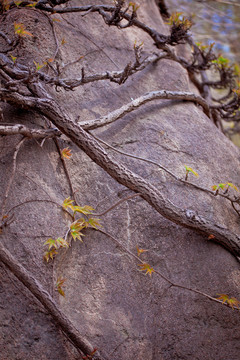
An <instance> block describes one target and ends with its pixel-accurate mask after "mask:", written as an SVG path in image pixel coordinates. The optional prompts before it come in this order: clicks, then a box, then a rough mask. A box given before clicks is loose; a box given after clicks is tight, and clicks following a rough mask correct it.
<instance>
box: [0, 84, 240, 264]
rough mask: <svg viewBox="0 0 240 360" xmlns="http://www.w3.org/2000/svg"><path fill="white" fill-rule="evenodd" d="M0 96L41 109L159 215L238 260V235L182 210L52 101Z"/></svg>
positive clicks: (239, 259)
mask: <svg viewBox="0 0 240 360" xmlns="http://www.w3.org/2000/svg"><path fill="white" fill-rule="evenodd" d="M0 99H1V100H3V99H5V101H7V102H9V103H12V104H15V105H21V106H22V107H25V108H27V109H32V110H37V111H40V112H41V113H42V114H43V115H44V116H46V117H47V118H48V119H49V120H50V121H52V123H53V124H54V125H55V126H56V127H58V129H59V130H60V131H62V132H63V133H64V134H65V135H66V136H68V137H69V138H70V139H71V140H72V141H73V142H74V143H75V144H76V145H77V146H78V147H79V148H80V149H82V150H83V151H84V152H85V153H86V154H87V155H88V156H89V157H90V158H91V159H92V160H93V161H94V162H95V163H96V164H98V165H99V166H100V167H102V168H103V169H104V170H105V171H106V172H107V173H108V174H109V175H110V176H111V177H112V178H114V179H115V180H116V181H117V182H119V183H120V184H122V185H124V186H126V187H127V188H129V189H131V190H133V191H135V192H138V193H140V195H141V196H142V198H144V199H145V200H146V201H147V202H148V203H149V204H150V205H151V206H152V207H153V208H154V209H156V210H157V211H158V212H159V213H160V214H161V215H162V216H164V217H165V218H167V219H169V220H170V221H172V222H175V223H176V224H179V225H182V226H184V227H187V228H190V229H195V230H197V231H199V232H201V233H203V234H205V235H207V236H209V235H210V234H212V235H214V241H216V242H217V243H219V244H221V245H222V246H224V247H225V248H227V249H228V250H229V251H230V252H231V253H232V254H234V255H235V256H236V258H237V260H238V261H240V237H239V236H238V235H237V234H234V233H232V232H231V231H229V230H228V229H227V228H226V227H224V226H222V225H220V224H215V223H214V222H213V221H210V220H208V219H205V218H204V217H203V216H200V215H198V214H197V212H195V211H193V210H189V209H181V208H179V207H178V206H176V205H174V204H173V203H172V202H171V201H169V200H168V199H165V198H164V196H163V194H162V193H161V192H160V191H159V190H158V189H156V188H155V187H154V186H153V185H152V184H151V183H149V182H147V181H146V180H144V179H143V178H142V177H141V176H139V175H137V174H135V173H133V172H132V171H130V170H129V169H128V168H127V167H125V166H124V165H123V164H121V163H120V162H117V161H116V160H115V159H114V158H113V157H111V156H110V155H108V154H107V152H106V151H105V150H104V149H103V147H102V146H101V145H100V144H99V143H98V142H97V141H96V140H95V139H94V138H93V137H92V136H91V135H90V134H88V133H87V132H86V131H85V130H84V129H83V128H82V127H81V126H80V125H79V124H76V123H74V122H73V121H72V120H71V119H70V118H69V117H68V116H67V115H66V114H64V113H63V111H62V109H61V108H60V107H59V106H58V105H57V103H55V102H54V101H53V100H49V99H37V98H30V97H24V96H22V95H20V94H18V93H10V92H9V91H6V90H4V89H0Z"/></svg>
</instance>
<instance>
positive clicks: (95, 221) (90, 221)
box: [88, 218, 102, 229]
mask: <svg viewBox="0 0 240 360" xmlns="http://www.w3.org/2000/svg"><path fill="white" fill-rule="evenodd" d="M98 220H100V219H94V218H90V219H88V224H89V225H90V226H91V227H93V228H94V229H97V227H98V226H102V225H101V224H99V222H98Z"/></svg>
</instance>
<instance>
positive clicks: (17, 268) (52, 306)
mask: <svg viewBox="0 0 240 360" xmlns="http://www.w3.org/2000/svg"><path fill="white" fill-rule="evenodd" d="M0 260H1V261H2V262H3V263H4V264H5V266H6V267H7V268H8V269H9V270H10V271H11V272H12V273H13V274H14V275H15V276H16V277H17V278H18V280H19V281H21V283H22V284H23V285H24V286H26V287H27V288H28V290H29V291H30V292H31V293H32V294H33V295H34V296H35V297H36V298H37V299H38V300H39V301H40V303H41V304H42V305H43V306H44V307H45V309H46V310H47V311H48V312H49V314H50V315H51V316H52V318H53V319H54V321H55V323H56V324H57V325H58V326H59V327H60V328H61V330H62V331H63V332H64V334H65V335H66V337H67V338H69V339H70V341H71V342H72V343H73V345H74V346H75V347H76V348H77V349H78V350H80V351H82V352H83V353H84V354H85V355H90V354H91V352H92V351H93V350H94V347H93V346H92V345H91V344H90V343H89V342H88V341H87V340H86V339H85V338H84V337H83V336H82V335H81V334H80V333H79V331H78V330H77V329H76V328H75V327H74V326H73V324H72V323H71V322H70V321H69V320H68V319H67V317H66V316H65V315H64V314H63V313H62V312H61V311H60V310H59V308H58V306H57V304H56V303H55V302H54V300H53V299H52V297H51V296H50V295H49V293H48V292H47V291H46V290H45V289H44V288H43V287H42V285H41V284H40V283H39V282H38V281H37V279H35V278H34V277H33V276H32V275H31V274H30V273H29V272H28V271H27V270H26V269H25V268H24V267H23V266H22V265H21V264H20V263H18V262H17V260H16V259H15V258H14V257H13V256H12V255H11V253H10V252H9V251H8V250H7V249H5V248H4V247H3V245H2V244H1V243H0ZM93 359H95V360H103V358H102V357H100V355H99V354H96V356H94V357H93Z"/></svg>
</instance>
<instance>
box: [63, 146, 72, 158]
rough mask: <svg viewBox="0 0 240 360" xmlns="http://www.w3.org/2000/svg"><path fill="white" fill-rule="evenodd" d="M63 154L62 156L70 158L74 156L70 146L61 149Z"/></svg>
mask: <svg viewBox="0 0 240 360" xmlns="http://www.w3.org/2000/svg"><path fill="white" fill-rule="evenodd" d="M61 155H62V158H66V159H70V157H71V156H72V153H71V149H69V148H68V147H67V148H65V149H63V150H62V151H61Z"/></svg>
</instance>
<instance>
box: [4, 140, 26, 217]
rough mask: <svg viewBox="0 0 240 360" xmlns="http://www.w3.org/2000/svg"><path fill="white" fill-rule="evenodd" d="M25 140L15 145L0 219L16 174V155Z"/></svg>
mask: <svg viewBox="0 0 240 360" xmlns="http://www.w3.org/2000/svg"><path fill="white" fill-rule="evenodd" d="M25 140H26V137H24V138H22V139H21V140H20V141H19V143H18V144H17V146H16V148H15V151H14V154H13V168H12V173H11V176H10V179H9V181H8V185H7V188H6V190H5V194H4V196H3V201H2V212H1V218H0V219H3V217H4V215H5V207H6V203H7V199H8V195H9V191H10V189H11V186H12V183H13V179H14V176H15V173H16V167H17V155H18V152H19V150H20V148H21V146H22V144H23V143H24V141H25Z"/></svg>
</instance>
